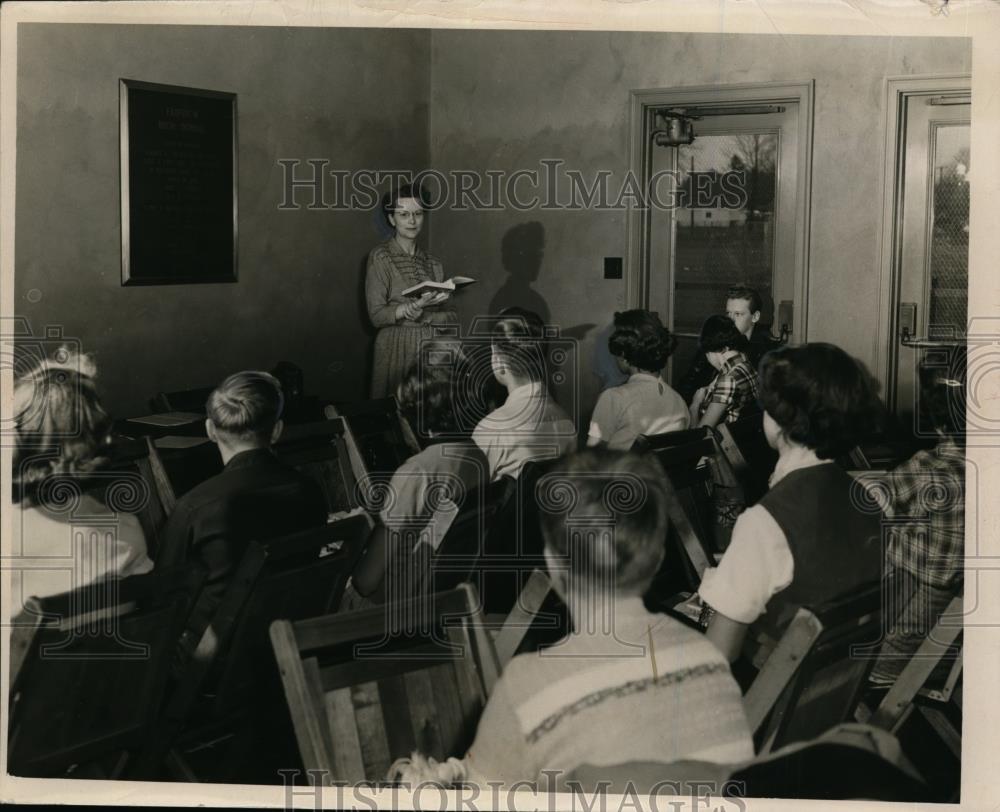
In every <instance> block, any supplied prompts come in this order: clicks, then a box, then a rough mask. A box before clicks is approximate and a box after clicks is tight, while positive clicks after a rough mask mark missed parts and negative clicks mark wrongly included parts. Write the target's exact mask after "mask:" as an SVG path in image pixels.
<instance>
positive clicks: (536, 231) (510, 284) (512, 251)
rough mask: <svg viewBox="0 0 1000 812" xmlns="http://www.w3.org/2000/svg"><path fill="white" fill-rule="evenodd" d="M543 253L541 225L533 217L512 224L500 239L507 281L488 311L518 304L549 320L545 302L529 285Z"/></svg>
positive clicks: (537, 269)
mask: <svg viewBox="0 0 1000 812" xmlns="http://www.w3.org/2000/svg"><path fill="white" fill-rule="evenodd" d="M544 256H545V227H544V226H542V224H541V223H539V222H537V221H532V222H530V223H520V224H519V225H516V226H514V227H513V228H511V229H510V230H509V231H507V233H506V234H504V235H503V240H502V241H501V242H500V262H501V263H502V264H503V268H504V270H505V271H506V272H507V281H506V282H504V283H503V285H501V286H500V289H499V290H498V291H497V292H496V293H495V294H494V295H493V300H492V301H491V302H490V314H491V315H495V314H497V313H499V312H500V311H501V310H503V309H504V308H505V307H521V308H524V309H525V310H530V311H531V312H533V313H537V314H538V315H539V316H541V318H542V321H543V322H545V323H546V324H548V323H549V320H550V318H551V315H552V314H551V312H550V311H549V306H548V303H547V302H546V301H545V299H544V298H543V297H542V295H541V294H540V293H538V291H536V290H534V289H533V288H532V287H531V285H532V283H533V282H534V281H535V280H537V279H538V274H539V273H540V271H541V269H542V257H544Z"/></svg>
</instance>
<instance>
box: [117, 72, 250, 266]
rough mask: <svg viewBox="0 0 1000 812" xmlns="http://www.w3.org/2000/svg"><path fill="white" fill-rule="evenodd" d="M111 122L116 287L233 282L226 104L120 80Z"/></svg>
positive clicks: (231, 107) (213, 96)
mask: <svg viewBox="0 0 1000 812" xmlns="http://www.w3.org/2000/svg"><path fill="white" fill-rule="evenodd" d="M119 116H120V149H121V171H120V179H121V233H122V285H128V286H132V285H175V284H177V285H179V284H195V283H205V282H235V281H237V267H238V266H237V261H238V256H237V246H238V244H239V240H238V238H239V228H238V223H239V218H238V202H237V198H238V195H237V179H238V172H237V169H238V162H237V155H238V150H237V143H238V142H237V118H236V94H235V93H226V92H222V91H216V90H202V89H198V88H190V87H177V86H175V85H161V84H154V83H152V82H141V81H137V80H135V79H121V80H119ZM178 188H181V189H183V191H181V192H178V191H177V190H178ZM185 196H186V198H187V199H186V200H185Z"/></svg>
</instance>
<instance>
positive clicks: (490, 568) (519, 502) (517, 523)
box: [481, 460, 548, 614]
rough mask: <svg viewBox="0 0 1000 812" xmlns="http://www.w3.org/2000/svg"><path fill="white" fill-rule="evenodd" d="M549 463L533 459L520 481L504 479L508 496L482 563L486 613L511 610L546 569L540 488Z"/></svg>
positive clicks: (521, 475)
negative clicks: (534, 573)
mask: <svg viewBox="0 0 1000 812" xmlns="http://www.w3.org/2000/svg"><path fill="white" fill-rule="evenodd" d="M547 464H548V461H541V460H530V461H528V462H526V463H525V464H524V466H523V467H522V469H521V474H520V476H519V477H518V478H517V479H509V478H504V479H505V481H506V482H507V497H506V499H505V500H504V502H503V505H502V506H501V508H500V510H499V511H498V512H497V514H496V516H495V518H494V521H493V527H492V532H491V534H490V544H489V549H488V554H487V556H486V558H485V559H484V560H483V561H482V562H481V571H482V573H483V576H482V593H481V596H482V598H483V602H484V605H485V607H486V611H487V612H489V613H503V614H506V613H507V612H509V611H511V608H512V607H513V606H514V604H515V601H516V600H517V596H518V594H519V590H520V589H521V587H522V586H523V584H524V583H525V582H526V581H527V579H528V578H529V577H530V575H531V573H532V571H533V570H535V569H544V568H545V557H544V555H543V547H544V544H543V541H542V529H541V524H540V521H539V520H540V516H539V508H538V496H537V487H538V481H539V479H540V478H541V477H542V475H543V474H544V472H545V470H546V466H547Z"/></svg>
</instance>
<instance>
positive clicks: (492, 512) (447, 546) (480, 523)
mask: <svg viewBox="0 0 1000 812" xmlns="http://www.w3.org/2000/svg"><path fill="white" fill-rule="evenodd" d="M507 497H508V483H507V482H505V481H500V482H491V483H489V484H487V485H484V486H483V487H482V488H478V489H476V490H474V491H472V492H471V493H469V494H468V495H467V496H466V498H465V502H464V504H463V505H462V507H461V509H460V510H459V511H458V513H457V514H456V515H455V518H454V519H453V520H452V522H451V524H450V525H449V526H448V528H447V530H446V532H445V534H444V538H443V539H442V541H441V544H440V545H439V546H438V547H437V550H436V551H435V552H434V554H433V556H432V558H431V562H430V564H431V566H430V576H431V582H430V583H429V584H428V585H427V586H425V587H424V589H423V591H424V592H445V591H447V590H449V589H452V588H454V587H456V586H458V584H460V583H462V582H463V581H468V580H470V578H473V577H475V578H476V581H477V592H478V591H479V586H480V585H479V583H478V581H479V578H478V576H479V572H480V566H481V565H482V564H483V561H484V559H485V558H486V557H487V556H489V555H490V553H491V550H492V541H491V540H492V538H493V532H494V524H495V522H496V517H497V515H498V514H499V513H500V511H501V510H502V509H503V506H504V504H505V501H506V499H507Z"/></svg>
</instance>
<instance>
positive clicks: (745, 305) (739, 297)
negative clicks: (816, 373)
mask: <svg viewBox="0 0 1000 812" xmlns="http://www.w3.org/2000/svg"><path fill="white" fill-rule="evenodd" d="M762 307H763V302H762V301H761V298H760V294H759V293H758V292H757V291H756V290H754V289H753V288H750V287H746V286H745V285H733V286H732V287H730V288H729V290H728V291H726V315H727V316H728V317H729V318H730V319H732V321H733V324H735V325H736V329H737V330H739V331H740V332H741V333H742V334H743V335H744V336H746V339H747V345H746V348H745V349H744V354H745V355H746V357H747V360H748V361H749V362H750V366H752V367H753V368H754V369H757V367H758V366H760V359H761V358H763V357H764V354H765V353H767V352H770V351H771V350H773V349H776V348H777V347H780V346H781V342H780V341H779V340H778V339H776V338H775V337H774V336H772V335H771V331H770V330H769V329H768V328H767V327H766V326H765V325H762V324H761V323H760V316H761V308H762ZM714 377H715V369H714V368H713V367H712V365H711V364H710V363H709V362H708V359H707V358H706V357H705V354H704V353H703V352H700V353H698V354H697V355H696V356H695V359H694V362H693V363H692V364H691V367H690V368H689V369H688V371H687V372H686V373H685V375H684V377H683V378H682V379H681V381H680V383H678V384H677V391H678V393H679V394H680V395H681V397H683V398H684V400H685V401H686V402H688V403H690V402H691V399H692V398H693V397H694V393H695V392H696V391H698V390H699V389H700V388H701V387H703V386H707V385H708V384H709V383H711V381H712V378H714Z"/></svg>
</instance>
